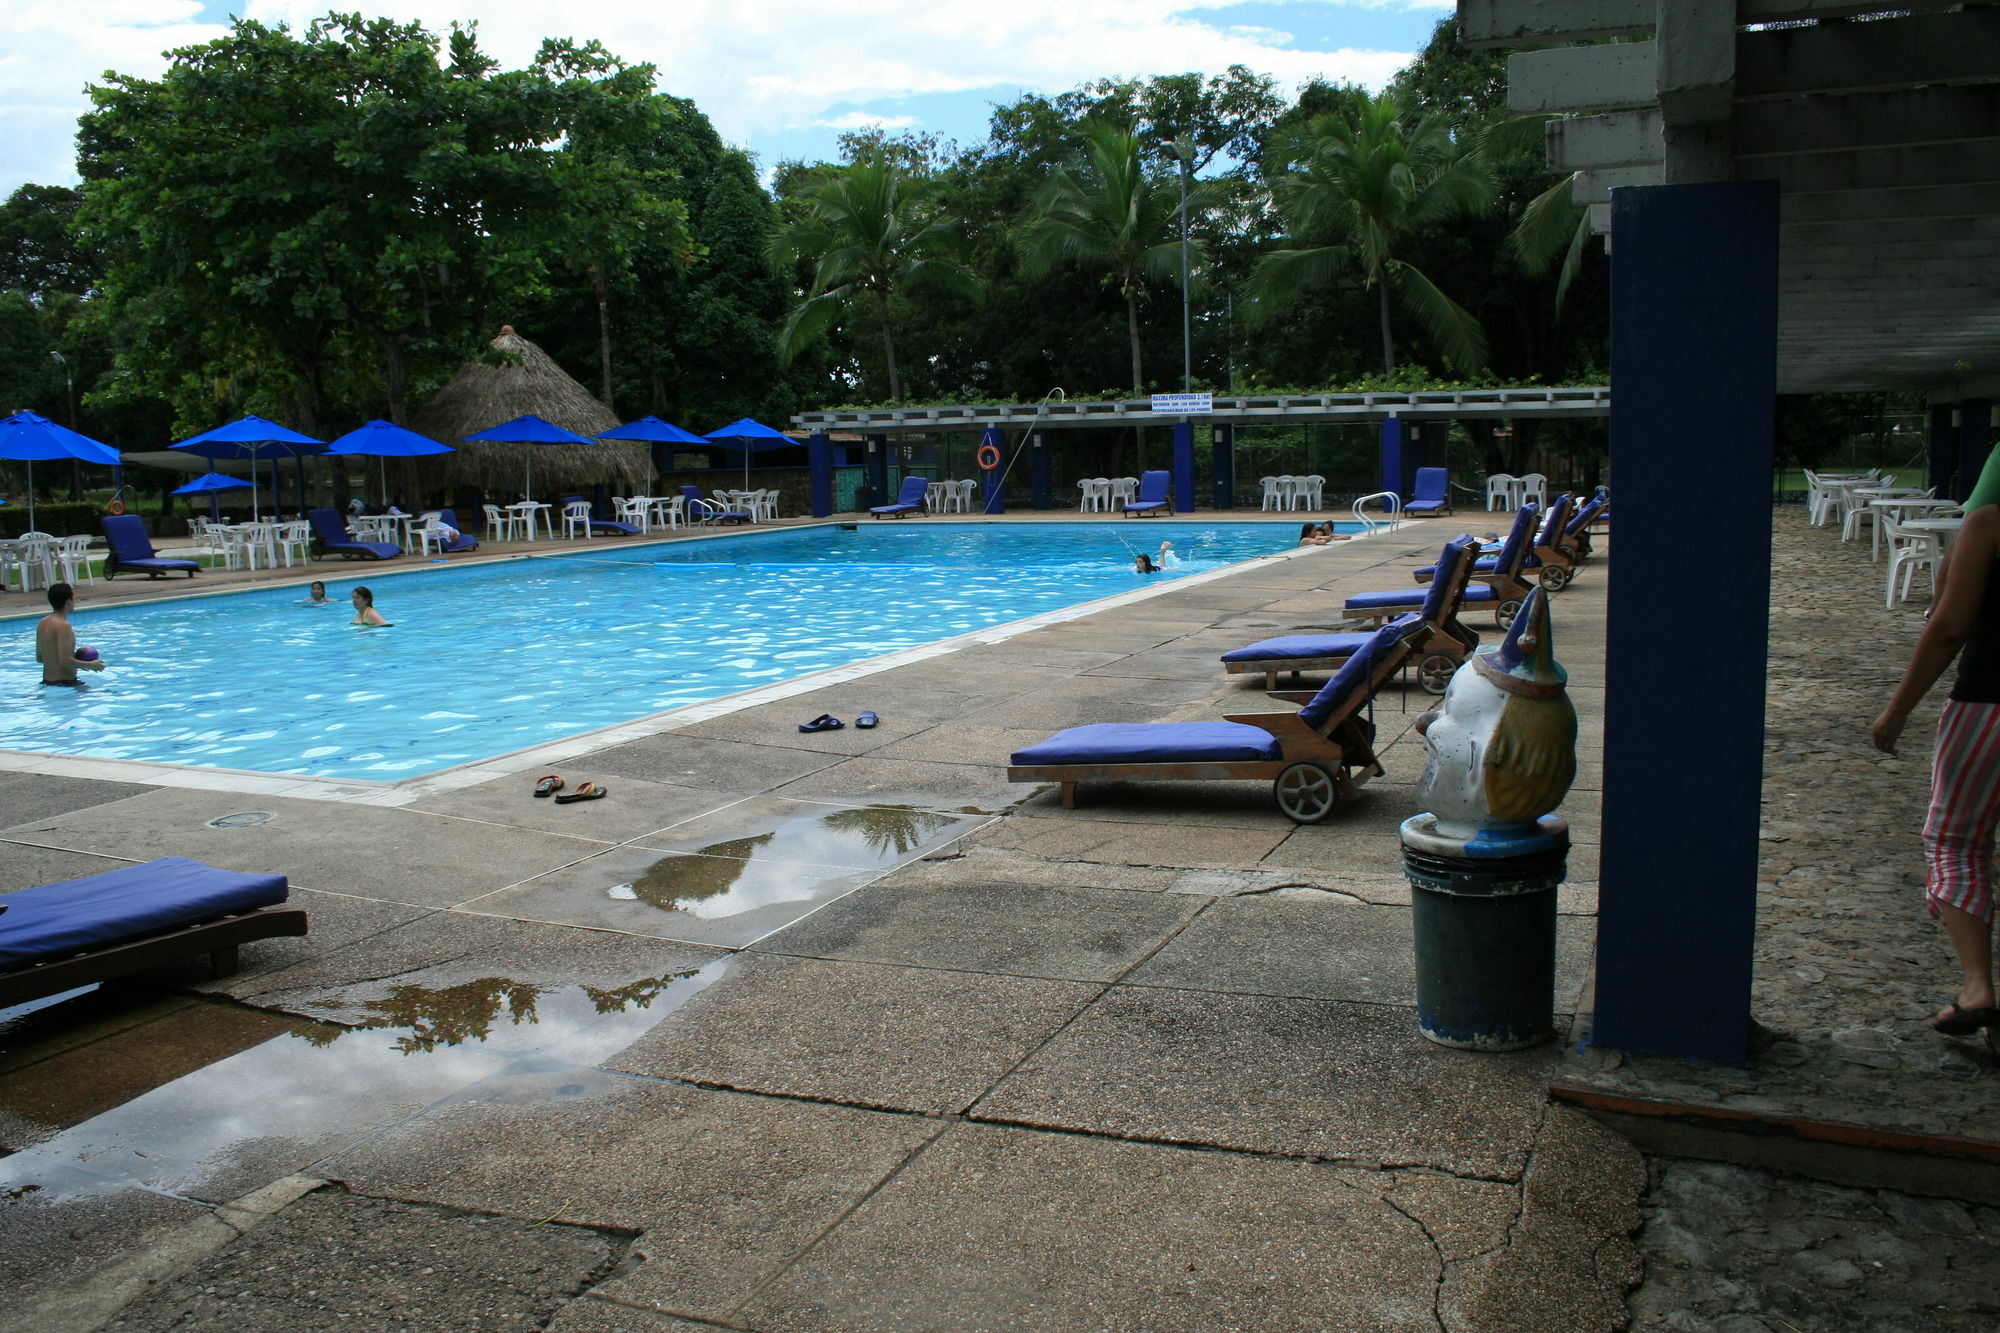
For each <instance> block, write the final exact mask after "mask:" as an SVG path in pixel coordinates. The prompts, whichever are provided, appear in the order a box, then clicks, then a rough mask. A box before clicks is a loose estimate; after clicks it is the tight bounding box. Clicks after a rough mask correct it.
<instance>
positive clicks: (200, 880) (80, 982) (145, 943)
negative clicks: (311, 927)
mask: <svg viewBox="0 0 2000 1333" xmlns="http://www.w3.org/2000/svg"><path fill="white" fill-rule="evenodd" d="M289 895H290V886H289V885H288V884H287V883H286V880H285V877H284V876H283V875H251V874H241V873H238V872H236V871H233V870H217V869H216V868H215V867H214V866H208V865H203V864H202V863H201V862H199V861H191V860H189V859H187V858H186V857H184V856H167V857H162V858H160V859H159V860H157V861H148V862H147V863H146V864H144V865H137V866H121V867H120V868H118V869H117V870H107V871H105V872H104V873H102V874H98V875H87V876H85V877H84V878H82V879H72V880H65V881H63V882H62V883H59V884H44V885H41V886H40V887H38V888H32V889H18V890H16V891H15V892H13V893H7V894H0V1008H4V1007H6V1006H8V1005H13V1004H20V1003H22V1002H23V1001H25V1000H32V999H36V998H39V997H40V996H44V995H55V994H57V993H59V992H62V991H66V990H72V989H75V988H76V987H79V986H87V985H89V984H91V983H92V982H95V981H106V980H109V979H111V978H113V977H120V976H128V975H130V974H132V973H134V972H143V971H146V970H148V969H151V968H155V967H159V966H161V965H163V964H166V963H172V962H178V961H179V960H181V959H184V958H189V957H193V956H194V955H196V954H204V953H205V954H208V955H209V956H210V958H211V959H212V961H213V964H214V972H215V975H216V976H218V977H226V976H228V975H230V974H231V973H233V972H235V971H236V962H237V960H236V949H237V946H238V945H240V944H244V943H247V942H249V941H251V940H261V939H269V938H271V937H273V936H277V935H303V934H305V933H306V929H307V923H306V914H305V913H304V912H302V911H299V910H297V909H296V908H292V909H284V910H279V909H278V908H277V904H279V903H282V902H284V901H285V899H286V898H287V897H288V896H289Z"/></svg>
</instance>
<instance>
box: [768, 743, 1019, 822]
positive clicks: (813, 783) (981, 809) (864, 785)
mask: <svg viewBox="0 0 2000 1333" xmlns="http://www.w3.org/2000/svg"><path fill="white" fill-rule="evenodd" d="M1023 790H1025V789H1024V788H1022V787H1019V786H1016V785H1014V784H1012V783H1009V782H1008V781H1007V772H1006V769H1005V768H1003V767H1000V766H998V765H993V764H971V763H962V762H958V761H951V762H943V763H939V762H932V761H928V760H919V759H889V758H884V757H882V756H880V755H866V756H864V757H862V758H859V759H848V760H844V761H843V762H841V763H838V764H835V765H834V766H833V767H832V768H825V769H821V770H820V771H819V772H817V773H809V774H807V775H806V776H805V777H802V778H799V779H797V780H796V781H793V782H788V783H786V784H785V785H784V786H782V787H779V788H778V789H777V791H776V794H777V795H779V796H793V797H800V798H810V799H818V800H842V801H867V802H871V803H873V804H876V805H889V804H901V805H921V806H929V807H931V808H933V809H943V810H956V811H960V812H963V813H967V814H992V813H996V812H998V811H1001V810H1005V809H1006V808H1007V807H1008V806H1011V805H1013V804H1014V803H1015V802H1016V801H1018V800H1020V799H1021V794H1022V792H1023Z"/></svg>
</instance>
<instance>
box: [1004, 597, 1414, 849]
mask: <svg viewBox="0 0 2000 1333" xmlns="http://www.w3.org/2000/svg"><path fill="white" fill-rule="evenodd" d="M1422 627H1423V621H1422V620H1420V619H1419V618H1418V617H1416V616H1414V615H1409V616H1402V617H1400V618H1398V619H1396V620H1392V621H1390V622H1389V623H1388V624H1386V625H1384V626H1382V627H1381V628H1380V629H1378V630H1376V631H1375V632H1374V633H1373V634H1371V635H1369V636H1368V641H1367V642H1366V643H1365V644H1363V645H1362V646H1361V648H1360V649H1359V650H1358V651H1357V652H1355V653H1354V655H1353V656H1351V657H1349V658H1348V659H1347V664H1346V665H1345V666H1343V667H1341V668H1340V670H1339V671H1337V672H1335V673H1334V676H1333V679H1331V680H1329V681H1327V683H1326V684H1325V685H1324V686H1322V687H1321V688H1320V689H1319V691H1318V692H1317V693H1314V694H1305V693H1299V694H1277V695H1274V696H1272V697H1274V698H1278V699H1284V700H1287V701H1289V702H1293V703H1301V704H1303V705H1304V707H1302V708H1300V709H1299V711H1298V712H1296V713H1245V714H1241V715H1238V716H1234V717H1229V718H1225V719H1224V720H1223V721H1221V722H1109V723H1100V724H1098V725H1095V726H1088V727H1070V728H1069V729H1068V730H1066V731H1059V732H1057V733H1056V734H1055V735H1053V736H1051V737H1049V738H1048V739H1047V740H1045V741H1041V742H1039V743H1037V744H1034V745H1030V746H1029V747H1028V748H1027V749H1025V750H1016V751H1015V752H1014V756H1013V761H1012V763H1011V764H1010V766H1009V767H1008V769H1007V780H1008V781H1009V782H1058V783H1061V784H1062V803H1063V807H1064V808H1065V809H1074V808H1075V806H1076V788H1077V784H1078V783H1080V782H1120V781H1132V780H1134V779H1147V778H1154V779H1160V778H1178V779H1182V780H1185V781H1225V780H1230V779H1242V780H1249V781H1269V782H1270V783H1271V785H1272V791H1273V793H1274V794H1275V795H1276V797H1277V801H1278V809H1280V810H1282V811H1283V812H1284V813H1285V815H1286V817H1287V818H1289V819H1291V820H1292V821H1294V822H1295V823H1300V824H1316V823H1318V822H1320V821H1321V820H1323V819H1325V818H1326V817H1327V816H1328V815H1331V814H1332V813H1333V812H1334V810H1335V809H1337V808H1338V807H1339V806H1340V804H1341V803H1342V802H1343V801H1351V800H1353V799H1354V797H1355V796H1356V795H1357V794H1358V788H1359V787H1360V785H1361V783H1363V782H1366V781H1367V780H1368V779H1369V778H1370V777H1379V776H1381V773H1382V765H1381V764H1380V763H1379V762H1378V761H1377V759H1376V757H1375V726H1374V723H1372V722H1370V721H1369V720H1368V719H1366V718H1365V717H1363V716H1362V710H1363V709H1364V708H1365V707H1366V706H1367V704H1368V702H1369V701H1370V700H1371V699H1373V698H1374V696H1375V691H1376V690H1377V689H1378V688H1379V687H1380V686H1381V684H1382V682H1383V681H1385V680H1387V679H1388V678H1389V677H1390V676H1392V675H1394V674H1395V673H1396V672H1398V671H1400V670H1402V668H1403V664H1404V663H1405V662H1406V661H1408V660H1409V656H1410V653H1411V651H1412V649H1411V643H1412V639H1413V636H1414V635H1415V634H1416V632H1417V631H1418V630H1419V629H1421V628H1422ZM1357 771H1358V773H1359V776H1358V777H1357V776H1356V774H1357Z"/></svg>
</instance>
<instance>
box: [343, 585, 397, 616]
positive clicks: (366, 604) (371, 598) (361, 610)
mask: <svg viewBox="0 0 2000 1333" xmlns="http://www.w3.org/2000/svg"><path fill="white" fill-rule="evenodd" d="M350 623H352V624H356V625H386V624H388V623H389V622H388V621H386V620H384V619H382V613H381V612H380V611H377V610H376V609H375V594H374V593H372V592H370V591H368V589H366V588H356V589H355V590H354V619H353V621H352V622H350Z"/></svg>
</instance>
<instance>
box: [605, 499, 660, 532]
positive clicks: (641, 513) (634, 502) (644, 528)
mask: <svg viewBox="0 0 2000 1333" xmlns="http://www.w3.org/2000/svg"><path fill="white" fill-rule="evenodd" d="M611 511H612V512H613V513H615V514H617V515H618V521H619V522H620V523H630V524H631V525H632V526H633V527H635V528H637V529H639V531H640V532H641V533H642V534H643V533H648V532H651V531H652V530H653V501H652V499H651V498H650V497H648V496H644V495H635V496H631V497H627V496H623V495H619V496H614V497H612V500H611Z"/></svg>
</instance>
